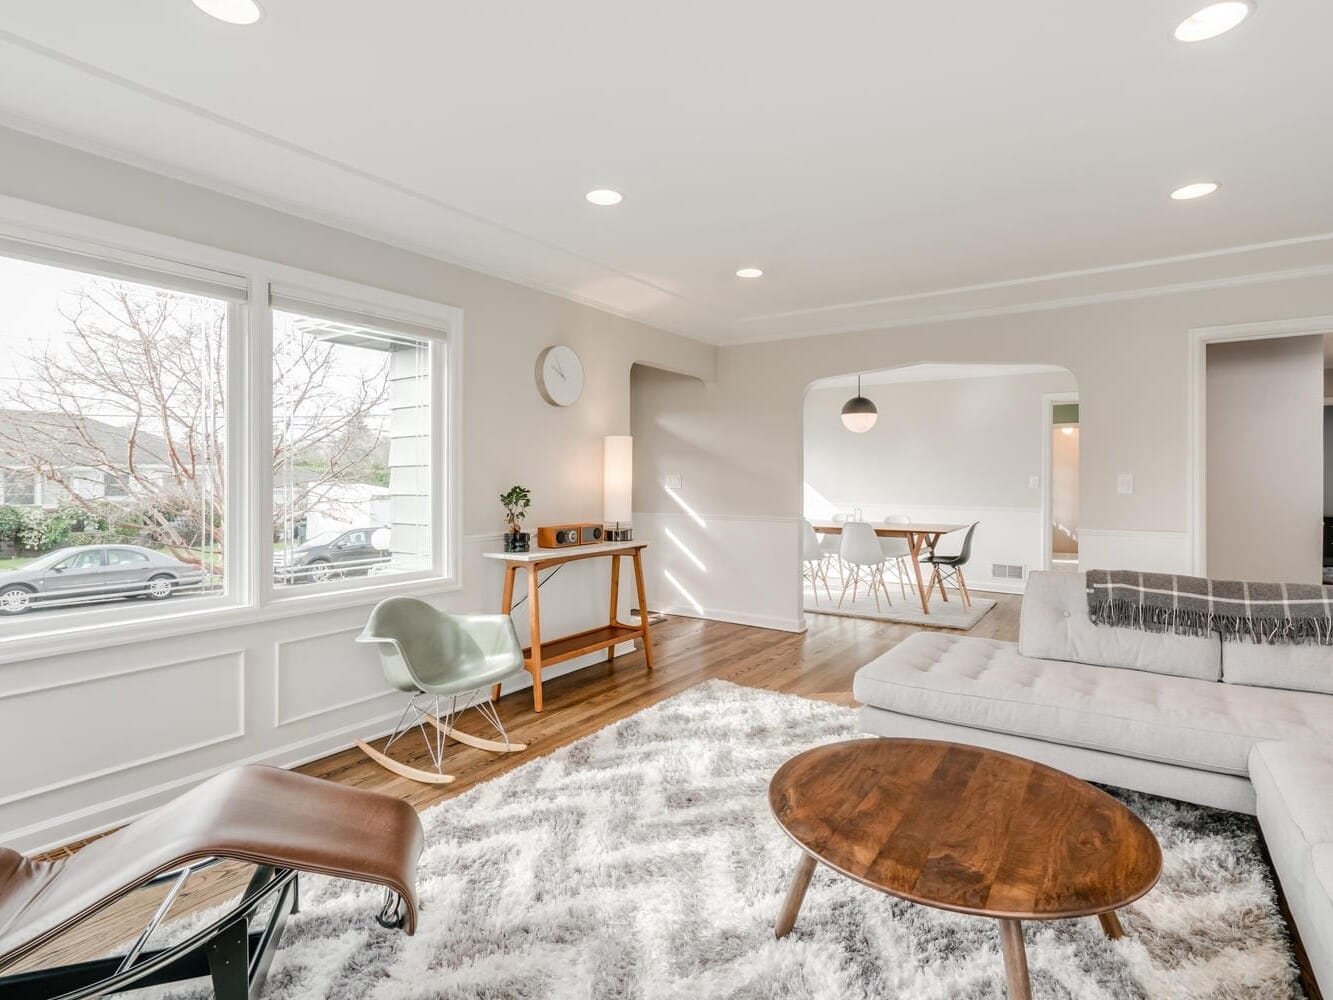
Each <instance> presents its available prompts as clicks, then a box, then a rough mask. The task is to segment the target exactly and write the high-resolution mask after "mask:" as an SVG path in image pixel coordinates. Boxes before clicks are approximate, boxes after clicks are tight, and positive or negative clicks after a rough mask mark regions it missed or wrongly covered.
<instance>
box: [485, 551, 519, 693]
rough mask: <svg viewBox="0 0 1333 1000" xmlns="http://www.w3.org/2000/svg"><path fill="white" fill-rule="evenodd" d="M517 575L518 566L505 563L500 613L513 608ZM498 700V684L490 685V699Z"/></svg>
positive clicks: (506, 612) (508, 611)
mask: <svg viewBox="0 0 1333 1000" xmlns="http://www.w3.org/2000/svg"><path fill="white" fill-rule="evenodd" d="M517 575H518V567H517V566H511V565H508V564H506V565H505V589H504V596H502V597H501V598H500V613H501V614H506V615H507V614H509V613H510V612H511V611H513V610H514V577H515V576H517ZM499 700H500V685H499V684H496V685H494V686H492V687H491V701H499Z"/></svg>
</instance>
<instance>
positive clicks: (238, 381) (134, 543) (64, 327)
mask: <svg viewBox="0 0 1333 1000" xmlns="http://www.w3.org/2000/svg"><path fill="white" fill-rule="evenodd" d="M140 236H142V234H137V235H136V234H130V235H129V236H128V237H127V239H128V241H129V242H130V244H131V245H137V243H136V241H140ZM142 242H153V241H152V238H149V237H144V238H143V240H142ZM57 244H58V245H57ZM195 250H197V251H198V253H197V254H195V253H194V251H195ZM166 254H167V256H170V257H173V258H174V259H170V260H168V259H162V258H158V257H154V256H147V255H144V254H140V253H136V252H131V251H128V250H119V249H118V250H115V251H102V250H100V249H92V250H88V249H85V248H84V247H83V246H82V245H80V244H75V243H68V244H67V243H65V242H64V240H63V238H62V239H56V240H53V241H52V242H51V243H47V242H29V241H27V239H26V238H24V239H18V238H10V235H9V234H7V233H0V647H4V644H5V643H7V642H10V640H18V639H23V638H25V637H31V638H32V639H33V641H34V643H35V642H37V641H38V640H37V639H36V637H37V636H41V637H43V639H45V638H46V637H48V636H50V635H52V634H60V635H66V634H69V635H74V633H75V632H76V631H77V630H79V629H81V628H85V627H93V626H98V627H100V626H104V625H106V624H112V625H116V626H124V628H123V629H122V630H121V631H118V632H116V633H115V635H116V636H117V637H120V636H125V637H128V638H131V639H132V638H135V637H137V636H139V635H142V634H147V633H146V632H145V631H143V630H136V629H135V628H132V627H130V626H131V623H135V622H146V623H148V624H150V625H151V626H152V629H151V631H152V632H153V634H160V633H163V632H167V631H172V630H176V629H178V628H181V627H188V626H182V625H179V624H177V623H172V622H167V621H165V620H164V619H166V618H178V617H181V616H185V617H187V618H190V617H193V616H194V615H202V614H210V615H212V614H224V615H225V614H229V613H231V612H234V611H237V610H240V609H244V608H249V609H255V608H260V609H263V608H265V607H266V606H268V607H271V609H272V614H274V615H282V614H288V613H296V612H295V611H294V609H297V608H300V609H306V608H310V607H312V606H313V607H320V606H329V607H332V606H337V605H341V604H349V603H352V602H360V601H362V600H364V601H370V600H373V599H374V595H372V594H357V593H355V592H358V591H362V592H364V591H377V592H383V591H384V590H391V591H401V590H403V589H404V588H407V589H409V590H414V591H415V590H422V591H431V590H437V589H439V587H440V586H441V583H442V582H444V580H445V578H447V577H448V576H449V575H450V559H451V558H452V557H451V556H450V553H451V552H452V551H453V550H452V549H451V548H450V547H449V545H448V539H449V537H450V535H449V533H448V531H447V530H446V527H448V529H449V530H451V531H453V532H456V531H457V525H456V523H453V522H451V521H450V520H449V518H450V505H449V503H448V499H449V497H450V496H451V495H452V493H451V490H456V488H457V482H456V480H455V479H452V478H450V477H449V475H448V474H447V469H446V467H445V466H446V456H447V455H448V454H450V453H451V452H450V450H449V449H447V448H446V442H447V440H448V435H449V433H450V431H451V428H450V426H449V424H448V423H447V422H446V405H445V404H446V401H447V399H448V398H449V397H448V395H447V394H446V392H445V376H446V374H447V373H448V372H449V371H451V368H450V367H449V366H448V365H447V364H446V361H447V357H448V353H449V350H450V348H451V346H453V345H451V341H450V340H449V338H448V336H447V330H448V327H449V326H450V325H451V323H453V322H454V321H455V320H456V318H457V314H456V313H455V312H454V311H453V310H450V309H448V307H444V306H437V305H434V304H432V303H427V302H422V301H420V300H416V299H410V298H407V297H406V296H400V295H393V294H390V293H387V292H378V291H376V290H374V289H367V288H363V287H360V286H356V285H351V284H349V283H346V282H340V281H334V280H332V279H325V278H320V277H318V276H316V275H309V274H305V273H304V272H299V271H295V270H293V269H289V268H283V267H279V266H277V265H269V264H265V263H264V262H261V261H255V260H251V259H248V258H243V257H239V256H237V255H233V254H225V253H222V252H221V251H218V252H213V251H208V250H206V249H205V248H193V249H192V248H190V247H189V246H188V245H184V244H172V246H171V249H169V250H168V251H166ZM180 258H186V259H185V260H182V259H180ZM194 259H204V260H210V261H219V260H220V261H222V263H221V264H211V265H208V266H204V265H201V264H195V263H192V262H190V261H192V260H194ZM214 267H218V268H219V269H217V270H215V269H214ZM221 268H228V269H230V270H223V269H221ZM280 276H281V277H284V278H290V279H291V280H292V282H293V283H292V284H291V285H286V284H282V283H280V282H279V281H278V278H279V277H280ZM271 280H272V281H273V283H272V284H270V281H271ZM256 289H258V290H261V293H262V294H263V295H264V296H266V297H267V299H268V303H269V306H268V307H267V308H264V307H259V308H252V307H251V302H252V301H253V299H254V291H255V290H256ZM349 592H351V593H349ZM312 601H313V602H314V603H313V604H312ZM247 617H248V615H247ZM105 634H106V633H103V632H99V633H98V635H99V637H100V636H102V635H105ZM70 641H71V642H74V643H76V644H77V643H79V642H82V639H79V638H75V639H71V640H70ZM20 649H26V646H25V645H24V644H23V643H18V644H14V645H9V646H7V647H5V648H3V649H0V659H3V658H4V657H5V656H10V655H16V654H15V653H13V652H11V651H14V650H20Z"/></svg>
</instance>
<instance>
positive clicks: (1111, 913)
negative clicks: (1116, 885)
mask: <svg viewBox="0 0 1333 1000" xmlns="http://www.w3.org/2000/svg"><path fill="white" fill-rule="evenodd" d="M1097 919H1098V920H1100V921H1101V922H1102V930H1103V931H1105V932H1106V936H1107V937H1109V938H1110V939H1111V940H1112V941H1114V940H1115V939H1116V938H1122V937H1124V936H1125V929H1124V928H1123V927H1121V926H1120V916H1119V914H1117V913H1116V912H1115V910H1107V911H1106V912H1105V913H1099V914H1097Z"/></svg>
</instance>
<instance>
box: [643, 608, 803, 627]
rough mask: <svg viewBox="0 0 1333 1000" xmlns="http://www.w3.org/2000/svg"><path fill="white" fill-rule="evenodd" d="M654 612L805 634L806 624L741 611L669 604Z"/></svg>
mask: <svg viewBox="0 0 1333 1000" xmlns="http://www.w3.org/2000/svg"><path fill="white" fill-rule="evenodd" d="M654 610H657V611H661V612H662V613H663V614H667V615H677V616H679V617H681V618H699V619H702V620H703V621H713V622H727V623H728V624H730V625H750V626H752V627H753V628H766V629H771V630H773V631H775V632H804V631H805V622H803V621H792V620H790V619H787V618H769V617H765V616H763V615H750V614H744V613H743V612H740V611H719V610H716V609H714V608H696V607H694V606H692V605H689V604H667V605H663V606H660V607H656V608H655V609H654Z"/></svg>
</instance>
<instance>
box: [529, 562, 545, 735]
mask: <svg viewBox="0 0 1333 1000" xmlns="http://www.w3.org/2000/svg"><path fill="white" fill-rule="evenodd" d="M540 590H541V581H540V580H539V578H538V576H537V564H536V563H533V564H531V565H529V566H528V627H529V631H530V632H531V634H532V638H531V640H530V641H531V643H532V655H531V656H530V657H529V658H528V673H530V674H532V710H533V711H534V712H540V711H541V710H542V613H541V600H540V598H539V597H538V592H539V591H540Z"/></svg>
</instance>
